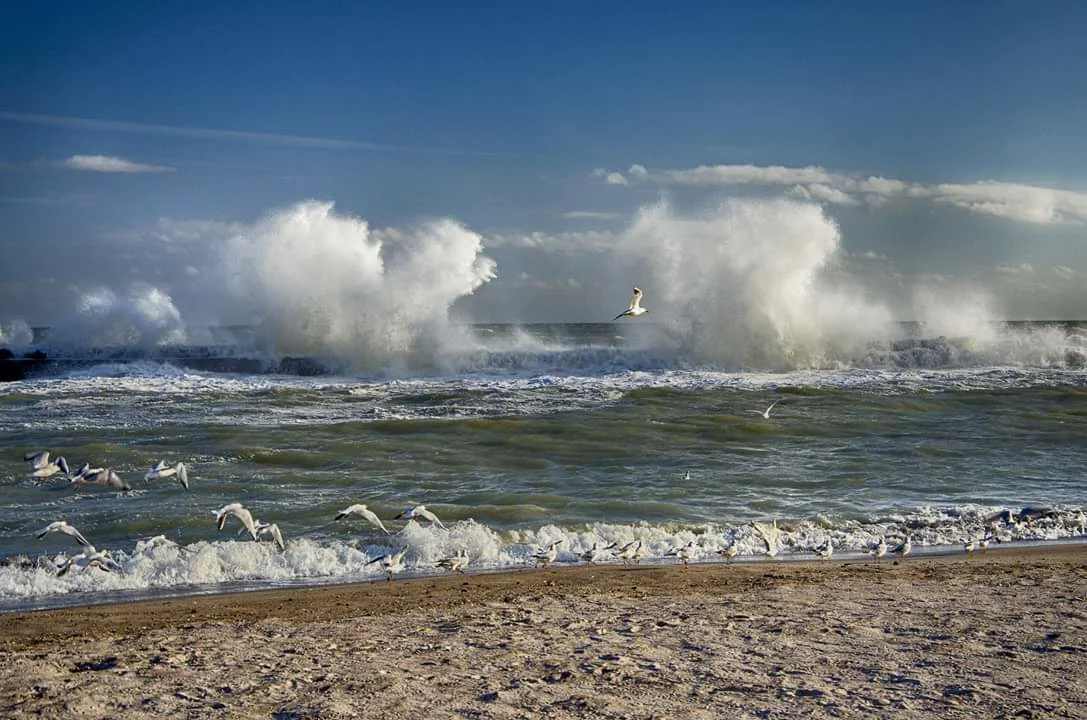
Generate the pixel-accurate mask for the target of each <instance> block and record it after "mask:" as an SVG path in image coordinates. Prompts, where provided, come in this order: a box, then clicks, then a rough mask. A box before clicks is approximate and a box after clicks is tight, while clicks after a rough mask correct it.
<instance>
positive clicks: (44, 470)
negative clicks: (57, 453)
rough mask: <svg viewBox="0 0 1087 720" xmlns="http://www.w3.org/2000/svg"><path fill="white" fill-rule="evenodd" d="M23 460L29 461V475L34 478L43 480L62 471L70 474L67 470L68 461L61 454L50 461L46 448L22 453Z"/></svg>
mask: <svg viewBox="0 0 1087 720" xmlns="http://www.w3.org/2000/svg"><path fill="white" fill-rule="evenodd" d="M23 460H25V461H26V462H28V463H30V477H32V478H34V479H35V480H44V479H45V478H47V477H51V476H53V475H56V474H57V473H59V472H62V473H64V474H65V475H71V474H72V473H71V472H69V471H68V461H67V460H65V459H64V457H63V456H61V457H58V458H57V459H56V460H54V461H53V462H50V461H49V451H48V450H39V451H37V452H32V453H27V454H26V455H23Z"/></svg>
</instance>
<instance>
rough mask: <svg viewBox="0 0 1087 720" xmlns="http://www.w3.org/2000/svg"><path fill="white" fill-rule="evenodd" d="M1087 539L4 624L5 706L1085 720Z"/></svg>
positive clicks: (189, 712)
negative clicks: (969, 551)
mask: <svg viewBox="0 0 1087 720" xmlns="http://www.w3.org/2000/svg"><path fill="white" fill-rule="evenodd" d="M1085 596H1087V547H1085V546H1050V547H1041V548H1035V549H1026V550H1007V549H1002V550H996V551H993V550H991V551H989V552H988V553H985V554H981V553H978V554H975V555H971V556H966V555H956V556H951V557H944V558H916V559H915V558H912V557H911V558H909V559H907V560H906V561H905V562H899V563H891V562H886V561H885V562H882V563H879V564H877V563H875V562H871V561H869V562H861V561H857V562H844V563H843V562H825V563H818V562H812V563H768V562H767V563H742V564H735V565H732V566H726V565H720V564H712V565H708V564H699V565H692V566H691V568H690V570H689V571H686V572H685V571H683V570H682V569H681V568H680V567H676V566H652V567H640V568H629V569H628V568H623V567H618V566H605V567H587V566H580V567H561V568H553V569H550V570H522V571H514V572H506V573H499V574H469V575H466V576H452V577H439V578H421V579H413V580H396V581H393V582H391V583H386V582H376V583H363V584H355V585H341V586H335V587H327V588H307V589H292V590H277V591H266V592H251V593H241V594H233V595H217V596H205V597H197V598H184V599H174V600H166V601H153V602H139V603H126V604H117V605H110V606H101V607H90V608H76V609H67V610H57V611H49V612H37V613H22V614H9V615H4V616H0V622H2V627H3V629H2V630H0V646H2V649H3V650H4V655H5V658H6V659H5V662H4V663H3V670H2V671H0V717H4V718H27V717H40V718H142V717H149V718H150V717H154V718H162V717H178V718H272V719H274V720H301V719H302V718H378V717H388V718H398V717H412V718H445V717H450V718H537V717H550V718H568V717H569V718H575V717H576V718H663V717H671V718H747V717H758V718H791V717H847V718H857V717H881V718H882V717H900V718H921V717H925V718H929V717H951V718H1005V717H1006V718H1012V717H1021V718H1057V717H1070V718H1071V717H1076V718H1083V717H1087V664H1085V660H1087V614H1085V613H1087V607H1085V605H1084V599H1085Z"/></svg>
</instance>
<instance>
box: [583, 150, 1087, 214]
mask: <svg viewBox="0 0 1087 720" xmlns="http://www.w3.org/2000/svg"><path fill="white" fill-rule="evenodd" d="M593 176H594V177H599V178H603V179H604V181H605V182H606V183H608V184H612V185H629V184H630V182H631V181H635V182H646V183H655V184H658V185H665V186H668V185H672V186H688V187H714V186H729V185H747V186H760V187H781V188H785V193H786V194H787V195H791V196H793V197H799V198H803V199H805V200H813V201H816V202H822V203H828V204H833V205H858V204H860V203H864V204H866V205H868V206H870V207H873V208H878V207H881V206H883V205H885V204H886V203H888V202H890V201H892V200H906V199H913V200H929V201H931V202H935V203H938V204H941V205H948V206H952V207H957V208H961V209H963V210H967V211H969V212H973V213H978V214H982V215H992V216H995V217H1000V218H1005V219H1009V220H1016V221H1019V222H1026V223H1034V224H1039V225H1051V224H1058V223H1087V192H1077V191H1073V190H1060V189H1056V188H1047V187H1040V186H1036V185H1023V184H1018V183H1007V182H997V181H994V180H984V181H978V182H973V183H937V184H931V185H928V184H924V183H910V182H907V181H904V180H898V179H896V178H887V177H881V176H868V177H864V176H859V175H852V174H848V173H840V172H832V171H830V170H827V169H826V168H822V167H819V166H815V165H809V166H806V167H785V166H782V165H700V166H698V167H695V168H689V169H684V170H650V169H647V168H646V167H644V166H642V165H632V166H631V168H630V170H629V171H628V175H627V176H624V175H622V174H621V173H617V172H609V171H607V170H605V169H597V170H595V171H594V172H593ZM628 178H629V179H628Z"/></svg>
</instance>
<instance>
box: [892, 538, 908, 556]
mask: <svg viewBox="0 0 1087 720" xmlns="http://www.w3.org/2000/svg"><path fill="white" fill-rule="evenodd" d="M912 549H913V543H912V542H910V536H909V535H907V536H906V539H905V540H903V541H902V542H900V543H898V544H897V545H895V546H894V547H893V548H891V553H892V554H894V555H898V556H900V557H906V556H907V555H909V554H910V550H912Z"/></svg>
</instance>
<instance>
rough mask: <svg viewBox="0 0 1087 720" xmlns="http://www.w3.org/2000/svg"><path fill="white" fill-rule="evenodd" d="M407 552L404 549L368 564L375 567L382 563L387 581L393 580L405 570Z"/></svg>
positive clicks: (377, 558)
mask: <svg viewBox="0 0 1087 720" xmlns="http://www.w3.org/2000/svg"><path fill="white" fill-rule="evenodd" d="M407 552H408V548H407V547H402V548H400V549H399V550H397V551H396V552H394V553H389V554H388V555H382V556H380V557H376V558H374V559H373V560H371V561H370V562H368V563H366V564H367V565H373V564H374V563H376V562H379V563H381V567H383V568H384V569H385V579H386V580H392V579H393V575H394V574H395V573H398V572H400V571H402V570H403V569H404V555H405V554H406V553H407Z"/></svg>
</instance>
